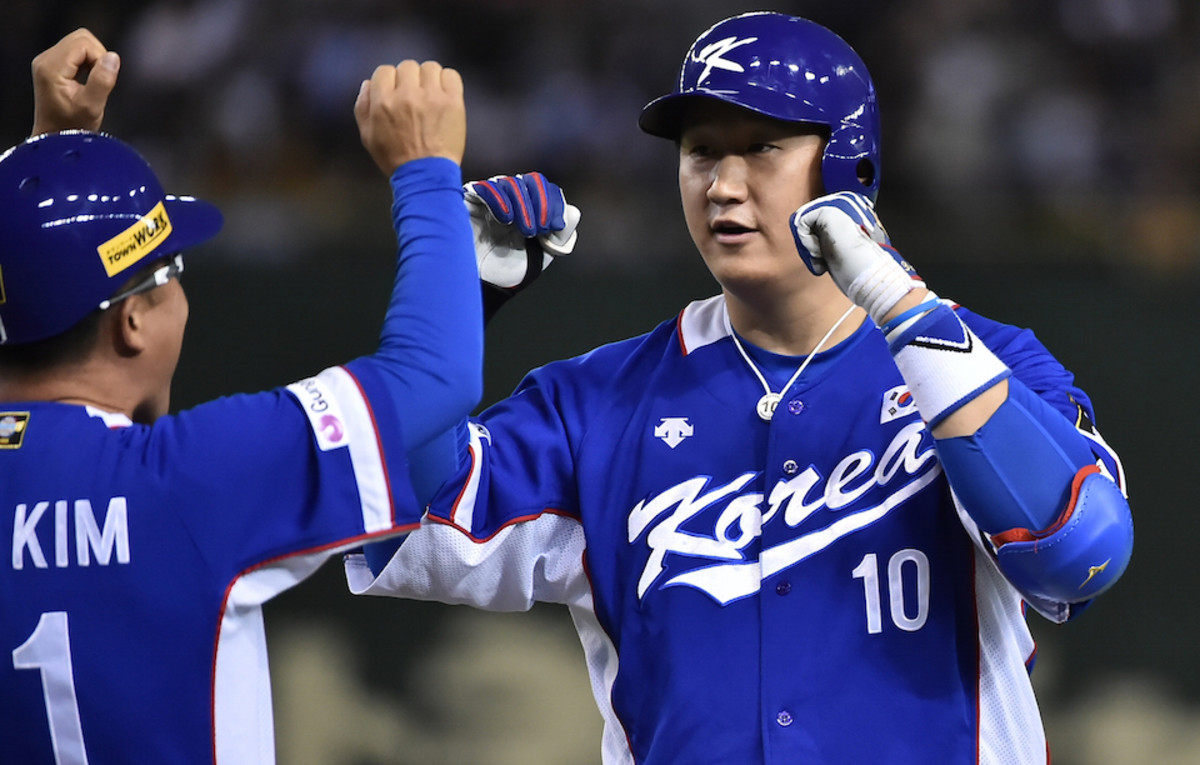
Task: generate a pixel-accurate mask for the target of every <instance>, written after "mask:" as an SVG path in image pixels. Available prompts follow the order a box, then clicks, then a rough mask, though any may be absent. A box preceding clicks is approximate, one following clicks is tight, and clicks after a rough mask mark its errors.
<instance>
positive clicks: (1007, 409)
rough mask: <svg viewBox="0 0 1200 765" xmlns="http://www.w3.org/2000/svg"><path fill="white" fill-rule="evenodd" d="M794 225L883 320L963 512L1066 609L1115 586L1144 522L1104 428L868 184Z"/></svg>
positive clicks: (1004, 561) (819, 270) (1053, 607)
mask: <svg viewBox="0 0 1200 765" xmlns="http://www.w3.org/2000/svg"><path fill="white" fill-rule="evenodd" d="M792 227H793V232H794V234H795V237H796V245H797V249H798V250H799V253H800V256H801V258H802V259H803V260H804V262H805V264H806V265H807V266H808V267H809V270H811V271H812V272H813V273H815V274H823V273H829V274H830V276H831V277H832V278H833V280H834V282H835V283H836V284H837V285H838V287H839V288H840V289H841V290H842V291H843V292H844V293H845V294H846V295H847V297H849V298H850V299H851V300H853V301H854V302H855V303H856V304H858V305H860V306H862V307H863V308H865V309H866V310H867V312H868V313H869V314H870V316H871V318H872V320H874V322H875V323H876V324H877V325H878V326H879V327H880V329H881V330H882V331H883V333H884V336H885V337H886V339H887V341H888V347H889V348H890V350H891V352H892V357H893V358H894V359H895V361H896V366H897V367H898V369H899V370H900V374H901V376H902V377H903V378H904V381H905V382H906V383H907V384H908V387H909V390H910V391H911V392H912V395H913V399H914V401H915V402H916V405H917V409H918V410H919V411H920V413H921V416H922V417H923V418H924V419H925V421H926V422H927V423H928V424H929V428H930V431H931V432H932V433H933V435H934V437H935V438H936V439H937V449H938V457H939V459H940V460H941V462H942V464H943V467H944V468H945V470H946V477H947V479H948V480H949V482H950V486H951V488H953V489H954V491H955V495H956V497H957V498H958V500H959V502H960V506H961V507H962V509H963V511H964V512H965V514H966V516H967V518H966V519H964V522H965V523H966V524H967V526H968V529H969V530H970V531H972V532H974V531H976V530H978V531H981V532H983V534H984V535H986V536H985V538H986V540H987V541H988V542H989V543H990V546H991V548H992V552H994V553H995V555H996V560H997V564H998V566H999V568H1000V571H1001V572H1002V573H1003V574H1004V575H1005V576H1006V577H1007V578H1008V580H1009V581H1010V582H1012V584H1013V585H1014V586H1016V587H1017V589H1019V590H1020V591H1021V592H1022V594H1023V595H1025V596H1026V598H1027V599H1028V600H1030V602H1031V603H1033V604H1034V605H1035V606H1037V607H1038V609H1039V610H1040V611H1042V612H1043V613H1045V614H1047V615H1049V616H1051V618H1055V619H1059V618H1067V617H1068V616H1069V614H1070V612H1071V609H1070V608H1068V607H1066V606H1065V605H1064V604H1074V603H1082V602H1085V601H1088V600H1090V599H1091V598H1094V597H1095V596H1096V595H1099V594H1100V593H1102V592H1104V591H1105V590H1106V589H1108V588H1109V587H1111V586H1112V585H1113V584H1114V583H1115V582H1116V581H1117V579H1118V578H1119V577H1120V576H1121V574H1122V573H1123V572H1124V570H1125V567H1126V565H1127V564H1128V561H1129V556H1130V553H1131V551H1132V547H1133V521H1132V516H1131V514H1130V510H1129V505H1128V502H1127V501H1126V499H1125V496H1124V492H1123V489H1122V488H1121V487H1120V486H1119V485H1118V484H1117V482H1116V480H1115V476H1114V474H1113V471H1112V470H1110V469H1109V468H1108V467H1107V462H1108V461H1110V460H1111V455H1110V453H1108V452H1107V451H1106V450H1104V449H1100V448H1097V446H1096V444H1099V443H1101V442H1099V441H1098V438H1090V437H1089V436H1088V435H1087V434H1086V433H1085V429H1084V428H1080V427H1077V426H1076V424H1075V423H1073V422H1072V421H1070V420H1068V419H1067V418H1066V417H1065V416H1063V414H1062V413H1061V412H1060V411H1059V410H1056V409H1054V408H1053V407H1052V406H1051V405H1050V404H1049V403H1048V402H1047V401H1046V400H1044V399H1043V398H1041V397H1039V396H1038V395H1035V394H1034V393H1033V392H1032V391H1031V390H1030V389H1029V388H1027V387H1026V386H1025V385H1024V384H1023V383H1022V381H1021V380H1020V379H1019V378H1018V377H1014V376H1013V374H1012V370H1011V369H1010V368H1009V366H1008V365H1007V364H1006V363H1005V362H1004V361H1003V360H1001V359H1000V358H999V357H998V356H997V354H996V353H995V352H994V351H993V349H991V348H989V347H988V346H987V344H985V343H984V342H983V341H982V340H981V339H980V338H979V337H978V336H977V335H976V334H975V332H974V331H972V329H971V328H970V327H968V326H967V324H966V323H965V322H964V321H963V319H962V318H961V317H960V316H959V315H958V312H957V311H955V310H954V308H953V307H952V306H951V305H950V304H949V303H948V302H946V301H942V300H939V299H938V298H937V295H935V294H933V293H931V292H929V291H928V290H927V289H926V287H925V283H924V282H923V281H921V280H920V279H919V278H918V277H916V274H915V273H914V272H913V269H912V267H911V266H910V265H909V264H908V263H907V262H906V261H905V260H904V259H903V258H901V257H900V255H899V253H897V252H896V251H895V250H894V249H893V248H892V247H891V244H890V242H889V240H888V237H887V233H886V231H885V230H884V228H883V226H882V224H880V222H879V219H878V217H877V216H876V215H875V211H874V207H873V205H872V204H871V202H870V201H869V200H867V199H866V198H865V197H863V196H861V195H858V194H852V193H848V192H842V193H838V194H832V195H829V196H826V197H821V198H819V199H816V200H814V201H812V202H810V203H809V204H807V205H805V206H804V207H801V208H800V209H799V210H797V211H796V213H795V214H794V215H793V216H792ZM1040 352H1041V353H1042V354H1043V355H1044V356H1045V357H1047V358H1048V357H1049V354H1047V353H1045V351H1044V349H1041V351H1040ZM1054 363H1055V364H1057V362H1054ZM1063 398H1064V399H1065V398H1066V395H1065V394H1064V396H1063ZM1084 419H1087V418H1086V417H1084ZM1118 472H1119V471H1118ZM972 527H974V528H972ZM1060 606H1061V607H1060Z"/></svg>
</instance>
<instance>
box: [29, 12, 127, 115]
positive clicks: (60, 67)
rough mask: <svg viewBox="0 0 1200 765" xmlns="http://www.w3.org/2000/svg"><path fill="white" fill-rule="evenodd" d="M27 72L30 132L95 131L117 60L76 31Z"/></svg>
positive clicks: (43, 54)
mask: <svg viewBox="0 0 1200 765" xmlns="http://www.w3.org/2000/svg"><path fill="white" fill-rule="evenodd" d="M31 68H32V70H33V130H32V132H31V133H30V135H41V134H42V133H52V132H56V131H59V130H70V129H80V130H93V131H94V130H99V129H100V124H101V123H102V122H103V121H104V108H105V106H107V105H108V96H109V94H110V93H112V89H113V86H115V85H116V84H117V71H118V70H119V69H120V68H121V59H120V57H119V56H117V54H116V53H114V52H112V51H110V50H107V49H106V48H105V47H104V45H103V44H102V43H101V42H100V41H99V40H98V39H96V36H95V35H93V34H92V33H91V32H89V31H88V30H86V29H83V28H80V29H76V30H75V31H74V32H71V33H70V34H69V35H67V36H66V37H64V38H62V39H61V40H59V41H58V42H57V43H55V44H54V45H53V46H52V47H50V48H47V49H46V50H44V51H42V52H41V53H39V54H38V55H37V56H36V57H35V58H34V59H33V64H32V66H31Z"/></svg>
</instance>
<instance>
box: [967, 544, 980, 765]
mask: <svg viewBox="0 0 1200 765" xmlns="http://www.w3.org/2000/svg"><path fill="white" fill-rule="evenodd" d="M970 549H971V592H972V593H974V597H972V598H971V615H972V616H973V617H974V618H975V762H976V765H978V763H979V750H980V746H981V744H982V739H983V639H982V637H981V636H980V634H979V582H978V581H977V577H976V571H977V570H978V569H979V560H978V557H979V549H978V548H976V547H975V546H974V545H972V546H971V548H970Z"/></svg>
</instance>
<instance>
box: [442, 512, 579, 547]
mask: <svg viewBox="0 0 1200 765" xmlns="http://www.w3.org/2000/svg"><path fill="white" fill-rule="evenodd" d="M543 515H557V516H559V517H560V518H569V519H571V520H572V521H578V520H579V517H578V516H576V515H572V514H571V513H568V512H567V511H566V510H558V509H556V508H553V507H547V508H546V509H545V510H542V511H540V512H537V513H530V514H529V515H522V516H521V517H519V518H510V519H509V520H507V521H505V522H504V523H503V524H501V525H500V528H498V529H496V530H495V531H493V532H492V533H491V534H488V535H487V536H486V537H477V536H475V535H474V534H472V533H471V532H470V531H468V530H467V529H464V528H463V527H462V526H459V525H458V524H457V523H455V522H454V521H452V520H448V519H446V518H439V517H438V516H436V515H428V516H426V517H427V518H428V519H429V520H430V522H432V523H440V524H443V525H445V526H449V527H450V528H452V529H457V530H458V531H460V532H462V534H463V536H465V537H466V538H467V539H469V540H471V541H472V542H475V543H477V544H483V543H485V542H490V541H491V540H492V539H493V538H494V537H495V536H496V535H497V534H499V533H500V532H501V531H504V530H505V529H506V528H508V527H509V526H515V525H516V524H518V523H525V522H526V521H536V520H537V519H538V518H541V517H542V516H543Z"/></svg>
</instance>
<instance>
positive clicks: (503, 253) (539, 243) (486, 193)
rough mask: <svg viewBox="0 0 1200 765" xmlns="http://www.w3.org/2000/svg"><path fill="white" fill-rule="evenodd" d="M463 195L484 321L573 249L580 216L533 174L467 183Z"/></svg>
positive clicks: (550, 185) (543, 178) (552, 186)
mask: <svg viewBox="0 0 1200 765" xmlns="http://www.w3.org/2000/svg"><path fill="white" fill-rule="evenodd" d="M463 191H464V192H465V197H464V201H465V202H466V205H467V212H468V213H469V214H470V219H471V231H472V232H473V233H474V235H475V260H476V263H477V264H478V266H479V278H480V280H482V282H483V312H484V321H485V323H486V322H487V321H490V320H491V318H492V316H493V315H494V314H495V313H496V311H498V310H499V309H500V306H501V305H503V304H504V303H505V301H507V300H508V299H509V298H510V297H512V296H513V295H515V294H516V293H518V292H520V291H521V290H523V289H524V288H525V287H527V286H529V285H530V284H531V283H533V281H534V280H535V279H537V278H538V277H539V276H541V274H542V272H543V271H545V270H546V269H547V268H549V267H550V264H551V263H553V262H554V259H555V258H559V257H562V256H564V255H568V254H570V252H571V250H573V249H575V241H576V239H577V238H578V234H577V231H576V227H577V226H578V225H579V218H580V213H579V208H577V207H575V205H572V204H570V203H568V202H567V198H566V196H565V195H564V194H563V192H562V189H560V188H559V187H558V186H557V185H556V184H554V183H551V182H550V181H548V180H547V179H546V176H544V175H542V174H541V173H537V172H533V173H523V174H520V175H497V176H494V177H492V178H488V179H487V180H485V181H471V182H470V183H467V184H465V185H464V186H463Z"/></svg>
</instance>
